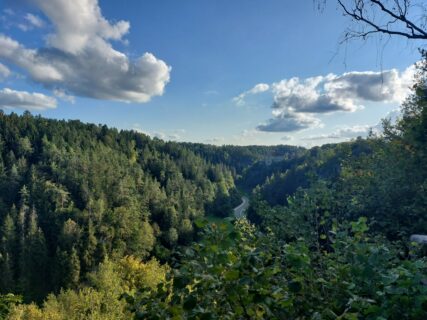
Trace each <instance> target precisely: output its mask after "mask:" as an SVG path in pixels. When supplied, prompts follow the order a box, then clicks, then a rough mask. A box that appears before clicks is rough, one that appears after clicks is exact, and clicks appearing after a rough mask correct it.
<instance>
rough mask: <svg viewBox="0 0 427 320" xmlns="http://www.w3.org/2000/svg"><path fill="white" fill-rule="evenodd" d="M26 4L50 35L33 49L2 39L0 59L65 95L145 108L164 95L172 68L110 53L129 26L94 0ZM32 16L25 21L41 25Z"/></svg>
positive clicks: (143, 58)
mask: <svg viewBox="0 0 427 320" xmlns="http://www.w3.org/2000/svg"><path fill="white" fill-rule="evenodd" d="M29 2H31V3H32V4H34V5H35V6H36V7H37V8H38V9H40V11H41V12H43V14H44V15H45V16H46V17H47V18H48V20H49V21H50V22H51V24H52V26H53V30H54V31H53V32H52V33H51V34H48V35H47V36H46V40H45V47H42V48H37V49H30V48H26V47H25V46H24V45H23V44H21V43H19V42H17V41H16V40H14V39H12V38H10V37H8V36H6V35H0V60H3V61H6V62H7V63H10V64H13V65H16V66H18V67H19V68H21V69H22V70H24V71H25V72H26V73H27V75H28V77H29V78H30V79H31V80H32V81H34V82H36V83H39V84H41V85H43V86H44V87H45V88H48V89H52V90H57V91H58V90H59V91H60V92H64V93H66V94H67V95H77V96H82V97H89V98H95V99H104V100H115V101H123V102H136V103H144V102H147V101H149V100H150V99H151V98H152V97H153V96H160V95H162V94H163V93H164V88H165V86H166V84H167V83H168V82H169V79H170V70H171V68H170V67H169V66H168V65H167V64H166V63H165V62H164V61H162V60H160V59H158V58H156V57H155V56H154V55H153V54H151V53H144V54H143V55H142V56H140V57H139V58H137V59H131V58H129V57H128V56H127V55H126V54H124V53H122V52H120V51H118V50H116V49H114V48H113V46H112V41H124V36H125V35H126V34H127V33H128V32H129V28H130V24H129V22H127V21H118V22H116V23H111V22H109V21H108V20H107V19H106V18H104V17H103V16H102V13H101V9H100V7H99V5H98V1H97V0H73V1H69V0H29ZM35 17H36V16H27V20H28V21H29V22H31V23H32V24H33V25H37V24H40V23H41V20H40V21H38V20H37V19H35ZM77 17H78V18H77Z"/></svg>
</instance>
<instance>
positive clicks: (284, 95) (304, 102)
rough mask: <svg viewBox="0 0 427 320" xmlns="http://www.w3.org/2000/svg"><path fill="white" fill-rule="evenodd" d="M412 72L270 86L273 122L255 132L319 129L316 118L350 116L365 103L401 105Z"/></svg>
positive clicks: (362, 74)
mask: <svg viewBox="0 0 427 320" xmlns="http://www.w3.org/2000/svg"><path fill="white" fill-rule="evenodd" d="M414 72H415V67H414V66H411V67H409V68H407V69H406V70H405V71H403V72H399V71H398V70H396V69H392V70H387V71H382V72H372V71H366V72H356V71H354V72H348V73H344V74H342V75H335V74H328V75H326V76H317V77H310V78H307V79H300V78H297V77H294V78H291V79H285V80H282V81H280V82H276V83H273V84H272V85H271V91H272V92H273V101H274V102H273V105H272V109H273V116H274V118H273V119H270V120H269V122H267V123H266V124H262V125H259V126H258V130H261V131H272V132H291V131H299V130H303V129H308V128H312V127H316V126H319V125H320V120H319V119H318V118H317V117H318V115H319V114H329V113H334V112H354V111H356V110H358V109H361V108H363V107H365V106H366V104H367V103H387V102H396V103H401V102H402V101H403V99H404V98H405V97H406V96H407V94H408V93H409V88H410V86H411V84H412V83H413V77H414ZM239 97H240V96H239ZM243 98H244V97H243Z"/></svg>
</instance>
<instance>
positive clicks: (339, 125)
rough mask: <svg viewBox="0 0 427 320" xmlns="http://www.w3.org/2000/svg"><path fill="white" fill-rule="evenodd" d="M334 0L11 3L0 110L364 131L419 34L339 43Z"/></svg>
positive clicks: (5, 23) (319, 140) (233, 129)
mask: <svg viewBox="0 0 427 320" xmlns="http://www.w3.org/2000/svg"><path fill="white" fill-rule="evenodd" d="M349 23H350V22H349V19H348V18H347V17H344V16H343V14H342V11H341V10H340V9H339V7H338V6H337V4H336V1H334V0H330V1H329V2H327V4H326V6H324V7H323V8H322V9H321V10H319V9H318V8H317V6H316V4H315V2H314V1H313V0H301V1H290V0H265V1H260V0H233V1H229V0H215V1H212V0H181V1H177V0H155V1H154V0H153V1H151V0H144V1H141V0H122V1H114V0H99V1H98V0H73V1H69V0H0V108H1V109H3V110H4V111H5V112H6V113H9V112H16V113H18V114H21V113H22V112H24V110H29V111H31V112H32V113H33V114H40V115H42V116H44V117H48V118H55V119H79V120H81V121H83V122H90V123H97V124H107V125H108V126H111V127H116V128H119V129H132V130H137V131H140V132H143V133H146V134H149V135H151V136H153V137H158V138H161V139H165V140H174V141H191V142H202V143H210V144H217V145H222V144H236V145H251V144H262V145H275V144H291V145H302V146H307V147H310V146H313V145H321V144H324V143H331V142H332V143H335V142H341V141H346V140H349V139H352V138H355V137H357V136H365V135H366V134H367V132H368V131H369V129H370V128H371V127H374V128H376V127H378V124H379V123H380V121H381V119H382V118H384V117H388V116H390V115H395V114H396V113H397V111H396V110H398V107H399V105H400V104H401V102H402V101H403V100H404V98H405V96H406V95H407V94H408V92H409V90H408V87H409V86H410V84H411V81H412V78H413V74H414V67H413V64H414V63H415V62H416V61H417V60H418V59H419V58H420V55H419V53H418V47H420V46H421V45H422V44H421V43H419V42H416V41H407V40H405V39H403V38H384V37H383V38H380V37H372V38H370V39H368V40H365V41H363V40H356V41H351V42H345V43H340V42H341V40H342V37H343V34H344V31H345V30H346V28H348V27H349Z"/></svg>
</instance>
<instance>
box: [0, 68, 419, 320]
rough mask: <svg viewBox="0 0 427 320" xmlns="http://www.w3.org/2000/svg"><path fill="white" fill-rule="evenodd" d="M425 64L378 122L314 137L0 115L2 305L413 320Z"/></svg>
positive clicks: (165, 314) (47, 310) (96, 312)
mask: <svg viewBox="0 0 427 320" xmlns="http://www.w3.org/2000/svg"><path fill="white" fill-rule="evenodd" d="M426 74H427V68H426V62H425V60H424V61H423V62H422V63H420V64H419V66H418V75H417V84H416V85H415V86H414V88H413V94H412V95H411V96H410V97H409V98H408V99H407V101H406V102H405V104H404V105H403V106H402V116H401V117H400V119H399V120H398V121H397V123H396V124H393V123H390V122H389V121H385V122H384V124H383V133H382V134H381V135H371V136H370V137H369V138H367V139H361V138H358V139H356V140H354V141H351V142H346V143H340V144H334V145H324V146H322V147H315V148H312V149H303V148H295V147H287V146H278V147H256V146H253V147H247V148H246V147H233V146H224V147H214V146H209V145H206V146H205V145H200V144H188V143H185V144H180V143H173V142H163V141H161V140H159V139H151V138H149V137H148V136H145V135H142V134H139V133H136V132H132V131H120V132H119V131H117V130H115V129H109V128H107V127H106V126H101V125H98V126H97V125H91V124H83V123H81V122H79V121H69V122H66V121H56V120H48V119H44V118H41V117H34V116H32V115H31V114H29V113H25V114H24V115H22V116H17V115H16V114H13V113H12V114H10V115H5V114H3V113H2V114H1V115H0V117H1V118H0V137H1V166H0V168H1V179H0V182H1V183H0V188H1V193H0V194H1V206H0V217H1V219H0V221H1V243H0V245H1V246H0V253H1V256H0V257H1V259H0V268H1V274H2V277H1V282H0V290H1V292H2V294H3V295H2V296H1V305H0V306H1V309H0V312H1V313H0V314H2V317H7V318H8V319H81V318H82V317H83V318H90V319H128V318H131V317H135V318H138V319H139V318H141V319H177V318H179V319H180V318H189V319H218V318H221V319H284V318H288V319H336V318H339V319H425V317H426V316H427V286H426V285H425V281H426V277H427V261H426V258H425V253H426V251H425V248H424V247H423V246H422V245H421V246H420V245H417V244H416V243H411V242H410V241H409V236H410V235H411V234H414V233H423V232H425V230H427V215H426V208H427V193H426V183H427V167H426V164H427V161H426V160H427V159H426V156H427V140H426V139H427V108H426V106H427V102H426V101H427V94H426V92H427V90H426V78H427V76H426ZM272 157H277V158H274V161H272ZM239 160H241V162H239ZM236 185H238V186H239V187H240V188H241V190H245V191H246V192H247V193H248V195H250V198H251V206H250V208H249V210H248V212H247V217H248V219H245V218H243V219H238V220H235V221H234V222H233V219H232V216H231V217H230V218H228V219H224V220H221V219H220V218H218V217H227V216H230V215H231V212H232V210H231V208H232V207H233V206H236V205H238V204H239V203H240V196H239V192H238V191H237V190H236ZM213 215H217V218H215V219H214V220H212V219H210V217H212V216H213ZM206 218H208V219H206ZM230 219H231V220H230ZM209 221H215V222H214V223H211V222H209ZM230 221H231V222H233V223H230ZM25 303H27V304H25Z"/></svg>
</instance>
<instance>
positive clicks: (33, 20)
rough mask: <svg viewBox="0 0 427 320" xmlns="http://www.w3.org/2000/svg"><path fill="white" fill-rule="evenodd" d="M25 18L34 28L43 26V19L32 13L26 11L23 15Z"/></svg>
mask: <svg viewBox="0 0 427 320" xmlns="http://www.w3.org/2000/svg"><path fill="white" fill-rule="evenodd" d="M25 20H27V21H28V23H29V24H30V25H31V26H33V27H35V28H43V27H44V21H43V20H42V19H41V18H40V17H38V16H36V15H34V14H32V13H27V14H26V15H25Z"/></svg>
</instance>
